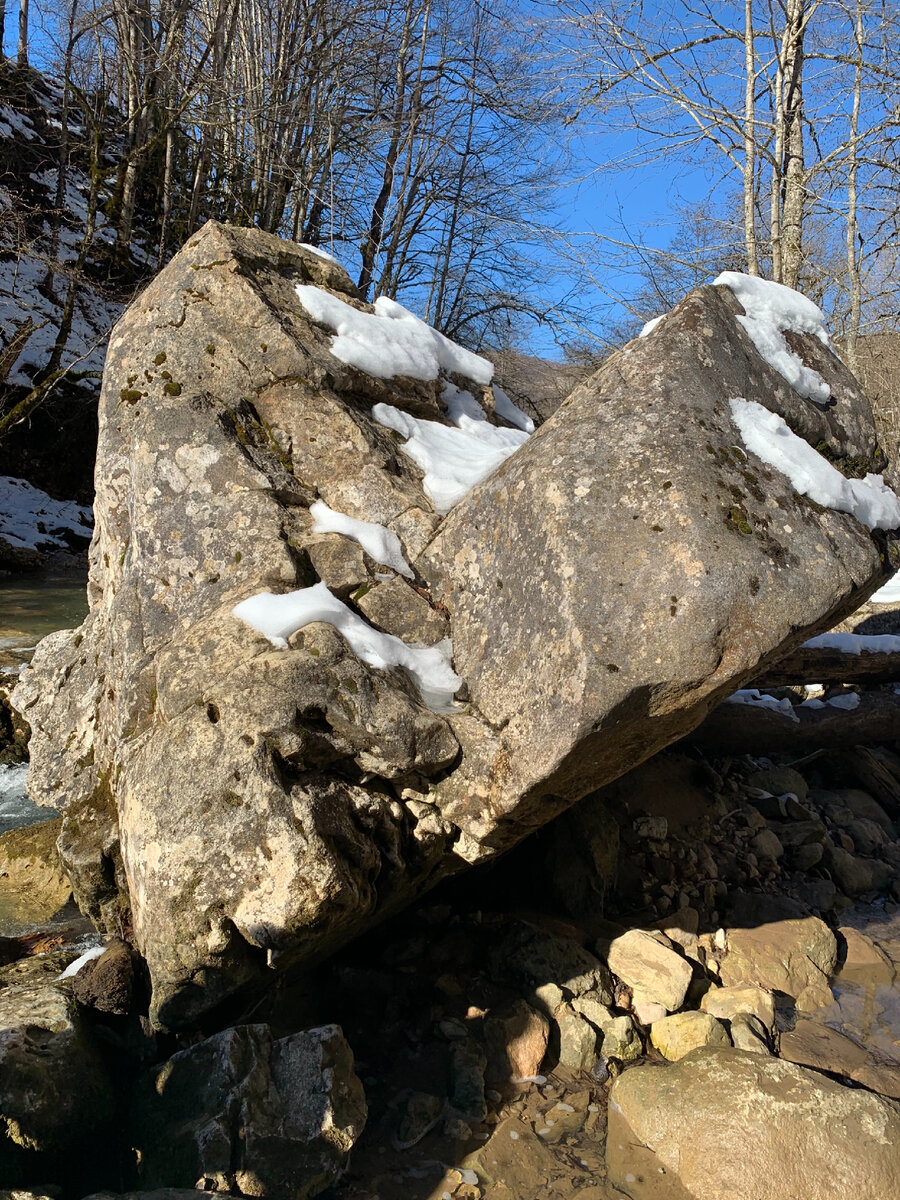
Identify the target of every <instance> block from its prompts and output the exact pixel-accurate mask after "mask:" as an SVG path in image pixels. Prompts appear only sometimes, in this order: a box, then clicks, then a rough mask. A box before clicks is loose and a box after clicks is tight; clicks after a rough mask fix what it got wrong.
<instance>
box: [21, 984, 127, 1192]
mask: <svg viewBox="0 0 900 1200" xmlns="http://www.w3.org/2000/svg"><path fill="white" fill-rule="evenodd" d="M57 970H58V968H57ZM114 1107H115V1101H114V1096H113V1087H112V1082H111V1079H110V1077H109V1075H108V1072H107V1069H106V1067H105V1065H104V1062H103V1059H102V1058H101V1056H100V1054H99V1053H98V1051H97V1049H96V1047H95V1046H94V1045H93V1043H92V1041H91V1039H90V1036H89V1033H88V1031H87V1029H86V1027H85V1025H84V1023H83V1021H82V1019H81V1017H80V1016H79V1013H78V1009H77V1006H76V1004H75V1003H74V1001H73V1000H72V999H71V997H70V996H69V995H68V993H67V992H66V990H65V988H64V987H58V986H55V985H54V984H53V983H50V982H42V981H40V980H35V981H34V982H27V983H11V984H9V985H8V986H6V987H3V988H0V1120H2V1124H3V1130H4V1132H3V1137H2V1139H0V1173H2V1174H3V1175H6V1174H7V1171H6V1166H5V1164H6V1161H7V1159H11V1160H13V1161H14V1160H16V1159H17V1158H20V1157H21V1155H20V1153H19V1150H20V1149H24V1150H27V1151H37V1152H38V1153H42V1154H50V1155H53V1156H64V1155H66V1154H73V1153H80V1152H82V1150H83V1149H84V1146H85V1142H86V1140H89V1139H90V1138H91V1137H94V1136H97V1137H101V1136H104V1135H105V1136H108V1128H107V1126H108V1123H109V1122H110V1121H111V1120H112V1117H113V1114H114Z"/></svg>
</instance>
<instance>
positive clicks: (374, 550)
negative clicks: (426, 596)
mask: <svg viewBox="0 0 900 1200" xmlns="http://www.w3.org/2000/svg"><path fill="white" fill-rule="evenodd" d="M309 512H310V516H311V517H312V518H313V533H341V534H343V535H344V536H345V537H349V538H353V540H354V541H355V542H359V544H360V546H362V548H363V550H365V552H366V554H368V556H369V558H371V559H374V560H375V562H377V563H381V565H382V566H383V567H390V568H391V570H392V571H396V572H397V574H398V575H405V576H406V578H407V579H413V578H414V576H413V573H412V570H411V568H410V565H409V563H408V562H407V561H406V558H405V556H404V554H403V546H402V545H401V543H400V539H399V538H398V537H397V535H396V533H392V532H391V530H390V529H386V528H385V527H384V526H383V525H376V524H375V523H374V522H372V521H358V520H356V518H355V517H348V516H346V515H345V514H344V513H339V512H335V510H334V509H333V508H329V507H328V505H327V504H326V503H325V502H324V500H317V501H316V502H315V504H312V505H310V509H309Z"/></svg>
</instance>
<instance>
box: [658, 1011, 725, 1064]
mask: <svg viewBox="0 0 900 1200" xmlns="http://www.w3.org/2000/svg"><path fill="white" fill-rule="evenodd" d="M650 1041H651V1042H652V1043H653V1045H654V1046H655V1047H656V1049H657V1050H658V1051H659V1052H660V1054H661V1055H662V1056H663V1057H664V1058H667V1059H668V1060H669V1061H670V1062H677V1061H678V1059H680V1058H684V1056H685V1055H686V1054H689V1053H690V1052H691V1050H697V1049H698V1048H699V1047H701V1046H730V1045H731V1040H730V1039H729V1037H728V1034H727V1033H726V1031H725V1026H724V1025H723V1024H722V1023H721V1022H720V1021H717V1020H716V1018H715V1017H712V1016H710V1015H709V1013H705V1012H682V1013H674V1014H673V1015H672V1016H671V1017H663V1018H662V1020H661V1021H654V1022H653V1025H652V1026H651V1027H650Z"/></svg>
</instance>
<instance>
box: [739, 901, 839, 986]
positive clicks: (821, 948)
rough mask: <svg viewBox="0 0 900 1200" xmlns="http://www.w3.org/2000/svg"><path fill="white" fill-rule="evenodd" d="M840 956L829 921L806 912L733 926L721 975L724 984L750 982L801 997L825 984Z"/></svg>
mask: <svg viewBox="0 0 900 1200" xmlns="http://www.w3.org/2000/svg"><path fill="white" fill-rule="evenodd" d="M836 962H837V942H836V941H835V937H834V934H833V933H832V932H831V930H830V929H829V928H828V926H827V925H826V924H825V922H824V921H821V920H820V919H819V918H818V917H802V918H798V919H796V920H786V921H772V922H769V923H766V924H763V925H759V926H757V927H756V928H752V929H730V930H729V931H728V953H727V954H726V955H725V957H724V958H723V959H722V962H721V968H720V975H721V979H722V983H723V984H724V985H725V986H726V987H731V986H741V985H746V984H751V985H753V986H756V987H762V988H766V989H767V990H768V991H772V992H786V993H787V994H788V995H789V996H793V997H797V996H799V995H800V993H801V992H802V991H803V990H804V988H807V987H818V988H823V987H825V986H827V982H828V980H829V979H830V977H831V976H832V974H833V973H834V968H835V964H836Z"/></svg>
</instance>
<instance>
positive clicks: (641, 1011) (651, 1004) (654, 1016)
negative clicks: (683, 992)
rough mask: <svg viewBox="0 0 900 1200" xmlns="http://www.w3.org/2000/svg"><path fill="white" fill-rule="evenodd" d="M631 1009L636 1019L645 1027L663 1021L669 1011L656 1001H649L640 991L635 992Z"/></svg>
mask: <svg viewBox="0 0 900 1200" xmlns="http://www.w3.org/2000/svg"><path fill="white" fill-rule="evenodd" d="M631 1009H632V1012H633V1013H634V1015H635V1017H636V1018H637V1019H638V1020H639V1021H640V1023H641V1024H642V1025H643V1026H645V1027H647V1026H649V1025H653V1024H654V1023H655V1022H656V1021H661V1020H662V1018H663V1017H664V1016H665V1015H666V1013H667V1012H668V1011H669V1010H668V1009H667V1008H666V1006H665V1005H664V1004H657V1003H656V1001H655V1000H648V999H647V998H646V997H645V996H643V995H642V994H641V993H640V992H638V991H635V993H634V995H633V996H632V998H631Z"/></svg>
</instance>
